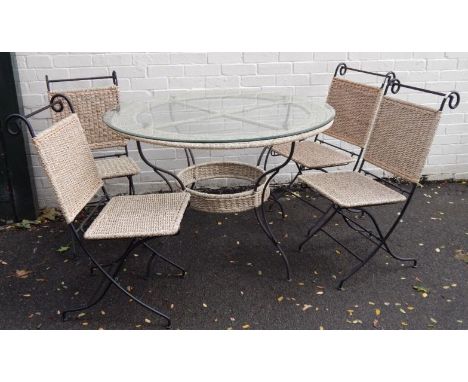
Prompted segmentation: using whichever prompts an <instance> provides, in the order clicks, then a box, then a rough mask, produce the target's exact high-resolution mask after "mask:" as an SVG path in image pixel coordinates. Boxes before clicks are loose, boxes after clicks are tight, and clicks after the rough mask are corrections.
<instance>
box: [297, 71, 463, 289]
mask: <svg viewBox="0 0 468 382" xmlns="http://www.w3.org/2000/svg"><path fill="white" fill-rule="evenodd" d="M401 88H406V89H411V90H416V91H420V92H423V93H430V94H434V95H438V96H442V97H444V98H443V100H442V102H441V104H440V107H439V111H442V110H443V109H444V107H445V105H447V104H448V106H449V108H450V109H455V108H456V107H457V106H458V105H459V104H460V95H459V94H458V93H457V92H456V91H452V92H450V93H442V92H436V91H432V90H428V89H423V88H418V87H414V86H410V85H404V84H402V83H401V82H400V81H399V80H397V79H394V80H391V81H389V82H388V83H387V85H386V87H385V92H384V94H385V95H386V94H387V93H388V90H390V91H391V93H393V94H397V93H398V92H399V91H400V89H401ZM364 164H365V160H362V161H361V164H360V166H359V168H358V172H360V173H363V174H364V175H366V176H372V177H373V178H374V179H376V180H378V181H379V182H382V183H384V184H385V185H387V186H390V187H392V188H394V189H396V190H398V191H399V192H401V193H403V194H405V195H406V201H405V203H404V204H403V207H402V208H401V210H400V211H399V213H398V214H397V215H398V216H397V218H396V219H395V220H394V222H393V223H392V224H391V225H390V228H389V229H388V230H387V231H384V230H383V229H382V228H381V227H380V226H379V224H378V222H377V219H376V218H375V216H374V215H373V214H372V213H371V212H370V211H369V210H368V209H367V208H366V207H359V208H356V207H354V208H343V207H340V206H338V205H336V204H334V203H332V204H331V205H330V207H329V208H328V209H327V210H326V211H324V210H322V209H321V208H319V207H317V206H315V205H314V204H313V203H310V202H309V201H307V200H306V199H304V198H300V199H301V200H302V201H304V202H305V203H307V204H308V205H310V206H311V207H313V208H315V209H317V210H319V211H320V212H322V216H321V217H320V218H319V220H318V221H317V222H316V223H314V224H313V225H312V227H310V229H309V230H308V232H307V235H306V238H305V239H304V240H303V241H302V243H301V244H300V245H299V251H302V249H303V247H304V245H305V244H306V243H307V242H308V241H309V240H310V239H311V238H312V237H313V236H314V235H315V234H316V233H318V232H319V231H322V232H323V233H324V234H325V235H326V236H328V237H329V238H330V239H332V240H333V241H334V242H336V243H337V244H338V245H339V246H341V247H342V248H344V249H345V250H346V251H347V252H349V253H350V254H351V255H352V256H353V257H354V258H356V259H357V260H358V261H359V263H358V264H357V265H355V266H354V267H353V268H352V269H351V271H350V272H349V273H348V274H347V275H346V276H345V277H344V278H343V279H341V281H340V282H339V284H338V289H343V284H344V283H345V282H346V281H347V280H348V279H349V278H351V277H352V276H353V275H354V274H355V273H356V272H358V271H359V270H360V269H361V268H362V267H363V266H364V265H365V264H367V262H368V261H369V260H371V259H372V258H373V257H374V256H375V255H376V254H377V252H378V251H379V250H380V249H383V250H384V251H385V252H387V253H388V254H390V255H391V256H392V257H393V258H394V259H396V260H400V261H404V262H412V263H413V267H416V265H417V260H416V259H414V258H402V257H399V256H397V255H395V253H393V252H392V251H391V250H390V247H389V245H388V239H389V238H390V236H391V235H392V233H393V232H394V230H395V229H396V228H397V226H398V223H399V222H400V221H401V219H402V218H403V215H404V214H405V212H406V211H407V208H408V206H409V204H410V202H411V200H412V198H413V195H414V193H415V191H416V187H417V185H416V184H414V183H413V184H411V187H410V189H409V190H408V189H405V188H403V187H401V186H399V185H397V184H395V183H392V182H389V181H388V180H387V179H384V178H383V177H379V176H377V175H375V174H373V173H371V172H370V171H367V170H365V169H364V168H363V167H364ZM356 213H357V214H359V216H358V218H359V219H362V218H363V217H364V216H367V217H368V218H369V219H370V221H371V223H372V225H373V226H374V227H375V231H373V230H371V229H368V228H366V227H364V225H363V224H361V223H360V222H358V221H356V219H354V218H353V217H351V216H350V215H352V214H356ZM336 214H338V215H340V216H341V217H342V218H343V220H344V222H345V223H346V224H347V226H348V227H349V228H351V229H352V230H354V231H355V232H357V233H359V234H360V235H361V236H363V237H364V238H366V239H367V240H369V241H370V242H371V243H373V244H375V247H374V248H373V249H372V250H371V251H370V252H369V253H368V254H367V255H366V256H365V257H361V256H359V255H358V254H356V253H355V252H354V251H352V250H351V249H350V248H349V247H347V246H346V245H345V244H343V243H342V242H341V241H339V240H338V239H337V238H335V237H334V236H333V235H332V234H331V233H330V232H328V231H326V230H325V229H324V226H325V225H326V224H327V223H328V222H329V221H330V220H331V219H332V218H333V217H334V216H335V215H336Z"/></svg>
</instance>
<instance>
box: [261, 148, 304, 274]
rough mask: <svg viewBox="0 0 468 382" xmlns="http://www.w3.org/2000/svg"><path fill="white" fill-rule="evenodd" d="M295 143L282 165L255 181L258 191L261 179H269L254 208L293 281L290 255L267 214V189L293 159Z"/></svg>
mask: <svg viewBox="0 0 468 382" xmlns="http://www.w3.org/2000/svg"><path fill="white" fill-rule="evenodd" d="M295 145H296V143H295V142H293V143H292V144H291V149H290V152H289V155H288V157H287V158H286V160H285V161H284V162H283V163H281V164H280V165H278V166H277V167H274V168H272V169H270V170H268V171H266V172H265V173H263V174H262V175H261V176H260V177H259V178H258V179H257V182H256V183H255V187H254V190H255V191H256V190H257V189H258V187H259V186H260V183H261V181H262V180H263V179H264V178H266V179H267V180H266V182H265V183H264V184H263V185H262V187H263V192H262V199H261V200H262V203H261V204H260V205H259V206H257V207H255V209H254V211H255V217H256V218H257V221H258V223H259V225H260V227H261V228H262V230H263V232H264V233H265V235H266V236H267V237H268V239H270V241H271V242H272V243H273V244H274V245H275V247H276V248H277V250H278V252H279V253H280V255H281V257H282V259H283V261H284V265H285V266H286V276H287V279H288V281H291V270H290V266H289V261H288V257H287V256H286V253H285V252H284V251H283V249H282V248H281V246H280V242H279V241H278V239H277V238H276V237H275V235H274V234H273V232H272V231H271V229H270V226H269V224H268V221H267V218H266V214H265V193H266V190H267V188H268V186H269V184H270V182H271V181H272V180H273V178H274V177H275V176H276V175H277V174H278V172H279V171H280V170H281V169H282V168H283V167H285V166H286V165H287V164H288V163H289V162H290V161H291V158H292V157H293V154H294V148H295Z"/></svg>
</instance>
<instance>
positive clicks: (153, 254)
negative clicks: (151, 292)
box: [143, 243, 187, 279]
mask: <svg viewBox="0 0 468 382" xmlns="http://www.w3.org/2000/svg"><path fill="white" fill-rule="evenodd" d="M143 245H144V246H145V247H146V248H147V249H149V250H150V251H151V257H150V259H149V260H148V264H147V265H146V276H145V278H146V279H149V278H150V276H151V269H152V266H153V261H154V259H155V258H156V257H158V258H159V259H161V260H162V261H164V262H166V263H168V264H170V265H172V266H173V267H174V268H177V269H178V270H179V271H181V274H179V275H177V276H179V277H181V278H183V277H185V275H186V274H187V272H186V270H185V269H184V268H182V267H181V266H180V265H178V264H176V263H174V262H173V261H171V260H169V259H168V258H166V257H164V256H163V255H161V254H160V253H159V252H157V251H156V250H155V249H154V248H153V247H151V246H150V245H149V244H148V243H144V244H143Z"/></svg>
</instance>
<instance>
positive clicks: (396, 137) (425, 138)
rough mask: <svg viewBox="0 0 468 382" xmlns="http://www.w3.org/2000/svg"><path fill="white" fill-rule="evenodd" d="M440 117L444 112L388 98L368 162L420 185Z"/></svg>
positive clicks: (372, 137)
mask: <svg viewBox="0 0 468 382" xmlns="http://www.w3.org/2000/svg"><path fill="white" fill-rule="evenodd" d="M440 116H441V111H438V110H435V109H431V108H428V107H424V106H420V105H416V104H414V103H410V102H406V101H401V100H397V99H392V98H389V97H387V96H385V97H384V98H383V100H382V102H381V104H380V109H379V112H378V114H377V117H376V121H375V126H374V129H373V131H372V133H371V135H370V137H369V142H368V144H367V147H366V150H365V153H364V160H365V161H367V162H370V163H372V164H374V165H376V166H378V167H380V168H381V169H383V170H386V171H389V172H391V173H392V174H393V175H395V176H398V177H401V178H402V179H404V180H407V181H410V182H413V183H418V182H419V179H420V177H421V173H422V170H423V167H424V163H425V161H426V158H427V155H428V154H429V150H430V147H431V144H432V140H433V139H434V135H435V132H436V129H437V126H438V125H439V120H440Z"/></svg>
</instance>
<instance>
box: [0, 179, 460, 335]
mask: <svg viewBox="0 0 468 382" xmlns="http://www.w3.org/2000/svg"><path fill="white" fill-rule="evenodd" d="M308 195H309V197H310V198H313V197H314V196H313V195H312V194H308ZM290 199H291V200H289V201H285V202H284V206H285V209H286V212H287V215H288V216H287V218H286V219H285V220H281V218H280V215H279V214H278V212H277V210H276V209H275V210H274V212H271V213H270V215H269V216H270V217H271V219H270V220H271V221H272V222H273V224H272V228H273V229H274V231H275V232H276V233H277V234H278V236H279V237H281V238H282V239H281V240H282V242H283V244H284V247H285V249H286V251H287V253H288V255H289V259H290V262H291V266H292V270H293V281H292V282H287V281H286V280H285V272H284V268H283V263H282V260H281V258H280V257H279V256H278V255H277V254H276V253H275V250H274V248H273V246H272V245H271V243H270V242H269V241H268V240H267V239H266V237H265V236H264V235H263V233H262V232H261V230H260V228H259V226H258V225H257V223H256V220H255V218H254V216H253V213H252V212H247V213H243V214H238V215H209V214H203V213H199V212H196V211H192V210H188V211H187V213H186V216H185V218H184V221H183V225H182V230H181V233H180V235H178V236H176V237H173V238H168V239H164V241H165V243H164V244H163V245H161V246H159V245H158V248H160V250H161V251H162V253H164V254H166V255H167V256H169V257H170V258H172V259H174V260H175V261H177V262H178V263H180V264H182V265H184V266H185V268H186V269H187V270H188V275H187V276H186V277H185V279H180V278H176V277H167V276H165V274H167V273H168V272H171V271H172V270H171V269H170V268H168V267H167V266H166V265H165V264H161V263H157V264H156V268H155V270H156V272H161V273H162V274H163V275H162V276H158V275H155V276H154V277H153V278H152V279H151V280H144V279H143V278H142V277H141V276H142V275H143V274H144V269H145V265H146V260H147V258H148V254H147V253H146V252H145V251H144V250H142V249H140V250H137V251H136V252H135V254H134V255H133V256H131V258H129V260H128V261H127V263H126V272H124V273H123V274H122V277H121V279H122V282H123V283H124V284H125V285H128V286H129V287H131V289H132V292H133V293H135V294H136V295H139V296H142V297H143V299H144V300H145V301H147V302H149V303H150V304H153V305H154V306H156V307H159V308H160V309H161V310H163V311H165V312H167V313H169V314H170V316H171V317H172V319H173V327H174V328H176V329H226V328H233V329H242V328H251V329H319V328H320V327H323V328H324V329H375V328H378V329H468V299H467V297H468V288H467V286H468V265H467V264H466V263H465V262H464V261H463V260H462V258H463V254H466V251H468V193H467V186H466V184H460V183H459V184H453V183H452V184H450V183H440V184H438V183H430V184H427V185H425V187H424V188H422V189H418V191H417V193H416V196H415V200H414V201H413V203H412V204H411V205H410V208H409V210H408V213H407V215H406V216H405V218H404V222H403V223H401V224H400V225H399V227H398V229H397V230H396V232H395V234H394V236H393V237H392V238H391V240H390V243H391V246H392V247H393V249H394V251H395V252H396V253H398V254H399V255H400V256H402V257H416V258H417V259H418V261H419V266H418V268H416V269H413V268H410V267H406V268H405V267H402V265H401V263H400V262H398V261H396V260H393V259H392V258H390V257H389V256H388V255H387V254H386V253H385V252H383V251H380V252H379V253H378V255H377V256H376V257H375V258H374V259H373V260H372V261H371V262H370V263H369V264H367V265H366V266H365V267H364V268H363V269H362V270H361V271H360V272H359V273H358V274H357V275H356V276H355V277H354V278H352V279H351V280H350V281H349V282H348V283H347V285H345V287H346V289H345V290H344V291H338V290H336V288H335V287H336V285H337V280H338V279H339V278H340V277H341V275H343V274H345V273H346V272H347V271H348V270H349V269H350V268H351V267H352V266H353V265H354V264H355V260H354V259H353V258H352V257H351V256H350V255H349V254H346V253H345V252H344V250H342V249H341V248H339V247H338V246H337V245H336V244H335V243H334V242H333V241H331V240H330V239H329V238H327V237H326V236H325V235H323V234H318V235H317V236H316V237H315V238H314V239H313V240H311V242H310V243H309V245H308V246H307V247H306V250H305V251H304V253H298V252H297V251H296V247H297V244H298V243H299V242H300V241H301V239H302V238H303V235H304V233H305V232H306V230H307V227H308V226H309V225H310V224H311V222H312V221H313V219H314V215H316V213H315V212H314V210H312V209H310V207H307V206H306V205H305V204H303V203H302V202H301V201H299V200H297V199H295V198H290ZM316 202H318V203H319V205H322V206H325V202H324V201H316ZM375 211H379V212H378V217H380V218H381V220H382V221H384V222H389V221H390V217H392V216H394V212H393V214H392V211H395V210H394V206H389V207H384V208H379V209H375ZM329 227H330V229H331V230H332V231H333V232H334V233H335V234H336V235H338V236H339V237H340V239H341V240H343V241H344V242H346V243H349V244H350V245H352V246H353V247H354V248H356V249H357V250H358V251H360V252H361V253H362V252H363V251H366V250H368V249H369V248H370V243H368V242H367V241H365V240H364V239H362V238H361V237H360V236H359V235H357V234H356V233H354V232H352V231H351V230H350V229H349V228H348V227H346V225H345V224H344V222H343V220H341V219H340V218H335V219H334V220H333V221H332V224H331V225H330V226H329ZM69 242H70V236H69V233H68V231H67V230H66V226H65V223H63V222H49V223H46V224H43V225H41V226H37V227H36V226H35V227H33V228H31V229H30V230H25V229H9V230H0V310H1V314H0V328H1V329H36V328H41V329H98V328H104V329H134V328H140V329H143V328H145V329H160V328H162V326H161V323H162V321H161V320H160V319H158V318H157V317H155V316H152V315H151V314H149V313H148V312H147V311H145V310H144V309H142V308H141V307H138V306H136V305H135V303H134V302H130V301H129V300H128V298H126V297H125V296H123V295H122V294H121V293H119V292H117V291H116V290H115V288H112V289H111V291H110V293H109V295H108V296H107V297H106V298H105V299H104V300H103V301H102V302H101V303H100V304H99V305H98V306H96V307H95V308H93V309H91V310H89V311H87V312H86V314H85V315H84V316H82V317H80V318H78V317H77V315H74V316H72V317H71V319H70V320H69V321H67V322H65V323H63V322H62V321H61V320H60V316H59V315H58V314H57V311H59V310H62V309H63V308H64V307H70V306H73V307H74V306H77V305H80V304H82V303H84V302H85V301H86V299H87V297H88V296H90V294H91V293H92V291H93V290H94V288H95V286H96V284H97V283H98V282H99V276H97V275H96V276H90V274H89V270H88V261H87V259H86V258H85V257H84V256H80V257H79V260H74V259H73V258H72V256H71V253H70V251H66V252H64V253H60V252H57V249H58V248H59V247H61V246H66V245H67V244H68V243H69ZM124 244H125V243H124V242H122V241H114V242H100V243H97V242H93V243H89V246H90V248H91V249H92V250H93V251H101V255H99V257H100V258H101V259H102V260H103V261H106V260H107V261H108V260H109V259H112V258H113V257H115V256H117V255H118V254H119V253H120V252H121V251H122V250H123V245H124ZM456 254H458V256H456ZM17 271H19V272H17ZM28 272H30V273H28ZM24 273H26V274H25V275H24ZM21 275H23V277H20V276H21ZM414 286H420V287H423V288H424V289H427V291H428V292H427V297H424V296H423V292H421V291H420V292H418V291H416V290H415V289H414ZM145 319H147V320H146V321H145ZM148 321H149V322H148Z"/></svg>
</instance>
